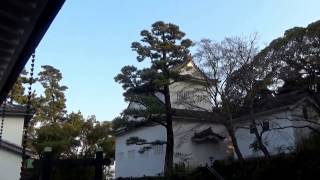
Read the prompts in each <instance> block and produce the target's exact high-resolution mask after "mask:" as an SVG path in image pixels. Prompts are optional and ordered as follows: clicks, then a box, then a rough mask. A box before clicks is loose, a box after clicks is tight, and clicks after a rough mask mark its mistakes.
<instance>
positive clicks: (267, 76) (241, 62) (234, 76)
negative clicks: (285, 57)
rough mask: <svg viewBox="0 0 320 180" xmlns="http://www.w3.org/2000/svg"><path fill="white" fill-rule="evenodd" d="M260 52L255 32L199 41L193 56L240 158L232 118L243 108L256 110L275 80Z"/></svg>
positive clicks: (256, 130)
mask: <svg viewBox="0 0 320 180" xmlns="http://www.w3.org/2000/svg"><path fill="white" fill-rule="evenodd" d="M257 53H258V48H257V35H253V36H252V37H249V38H241V37H232V38H225V39H224V40H223V41H221V42H213V41H211V40H209V39H204V40H202V41H201V42H200V43H199V44H198V49H197V53H196V54H195V56H194V59H195V60H196V61H197V62H198V64H199V69H200V70H201V71H202V73H203V74H204V75H205V77H206V78H205V81H206V84H205V85H206V89H205V92H204V93H206V94H208V96H210V97H211V99H212V102H211V105H212V107H211V109H212V111H213V112H215V113H218V114H219V115H220V116H221V117H225V118H222V119H223V120H222V121H219V122H218V123H222V124H223V125H225V126H226V129H227V130H228V132H229V135H230V137H231V139H232V144H233V147H234V149H235V152H236V154H237V156H238V158H239V159H243V157H242V154H241V152H240V149H239V147H238V143H237V139H236V137H235V127H234V123H233V119H234V118H236V117H238V116H239V115H240V114H242V113H244V111H246V112H245V113H249V112H250V110H251V111H253V105H254V103H255V102H256V101H258V100H261V98H263V97H264V94H265V92H268V91H270V90H269V89H268V86H269V85H270V84H272V82H273V80H274V75H273V71H271V72H266V71H265V69H266V68H268V67H269V64H268V63H265V62H264V61H260V60H259V59H256V54H257ZM196 91H197V90H196ZM248 110H249V111H248ZM212 120H213V121H217V120H216V119H212ZM251 120H252V124H253V125H254V127H255V132H256V133H255V135H256V136H257V139H258V141H257V142H258V144H259V147H261V149H262V150H263V151H264V153H265V154H266V156H268V152H267V149H266V148H265V147H264V145H263V143H262V140H261V137H260V136H259V133H258V129H257V127H256V125H255V121H254V118H251Z"/></svg>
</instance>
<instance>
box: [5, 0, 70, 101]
mask: <svg viewBox="0 0 320 180" xmlns="http://www.w3.org/2000/svg"><path fill="white" fill-rule="evenodd" d="M64 1H65V0H1V1H0V102H2V100H3V99H4V98H5V97H6V95H7V94H8V92H9V90H10V89H11V88H12V86H13V84H14V82H15V81H16V79H17V77H18V76H19V74H20V72H21V71H22V69H23V67H24V66H25V64H26V63H27V61H28V59H29V57H30V55H31V54H32V53H33V52H34V50H35V48H36V47H37V45H38V44H39V42H40V40H41V39H42V37H43V36H44V34H45V32H46V31H47V29H48V28H49V26H50V24H51V22H52V21H53V19H54V18H55V16H56V15H57V13H58V12H59V10H60V8H61V7H62V5H63V3H64Z"/></svg>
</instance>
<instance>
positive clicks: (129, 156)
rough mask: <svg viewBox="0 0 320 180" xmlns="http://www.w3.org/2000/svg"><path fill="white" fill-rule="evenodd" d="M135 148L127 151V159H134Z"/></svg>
mask: <svg viewBox="0 0 320 180" xmlns="http://www.w3.org/2000/svg"><path fill="white" fill-rule="evenodd" d="M134 156H135V150H130V151H128V159H130V160H134Z"/></svg>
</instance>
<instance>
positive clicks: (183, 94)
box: [177, 90, 192, 102]
mask: <svg viewBox="0 0 320 180" xmlns="http://www.w3.org/2000/svg"><path fill="white" fill-rule="evenodd" d="M191 95H192V93H191V92H190V91H185V90H181V91H178V92H177V101H178V102H182V101H185V100H186V99H188V98H190V97H191Z"/></svg>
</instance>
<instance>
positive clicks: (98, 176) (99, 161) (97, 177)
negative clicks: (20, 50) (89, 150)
mask: <svg viewBox="0 0 320 180" xmlns="http://www.w3.org/2000/svg"><path fill="white" fill-rule="evenodd" d="M102 176H103V149H102V148H98V149H97V151H96V159H95V174H94V180H102V179H103V177H102Z"/></svg>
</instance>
